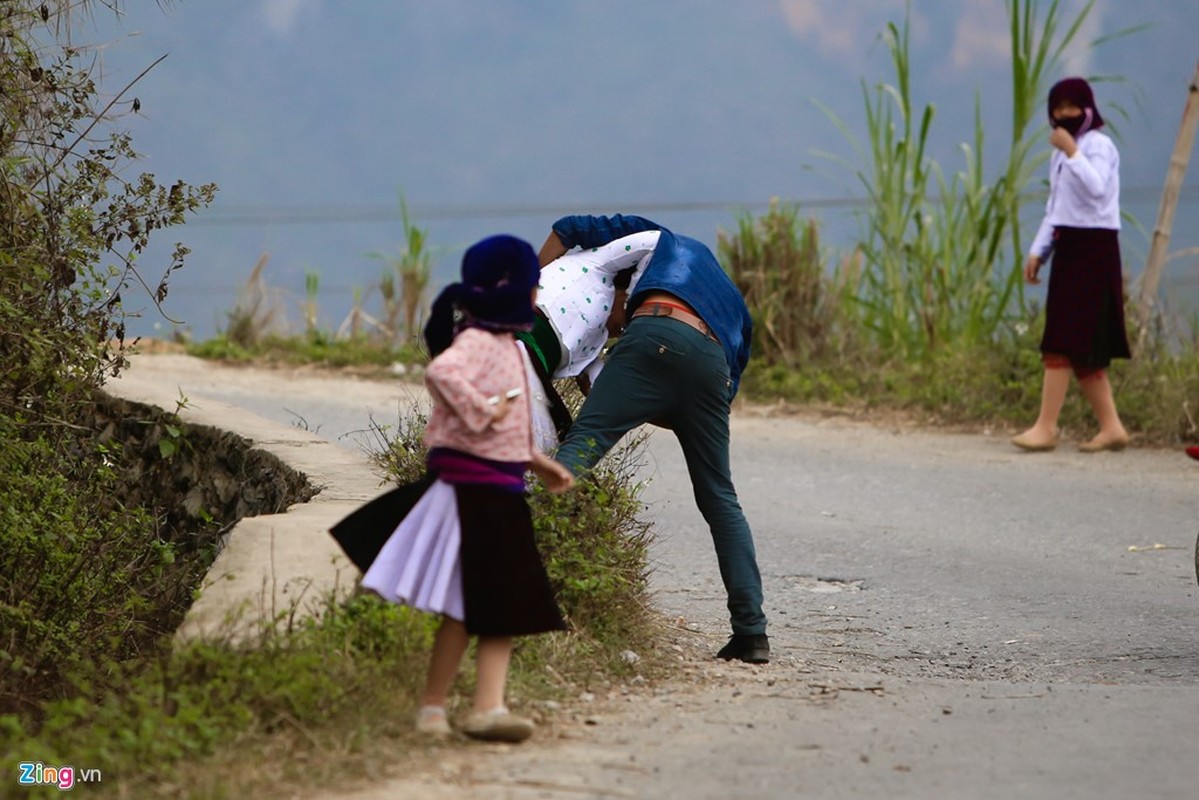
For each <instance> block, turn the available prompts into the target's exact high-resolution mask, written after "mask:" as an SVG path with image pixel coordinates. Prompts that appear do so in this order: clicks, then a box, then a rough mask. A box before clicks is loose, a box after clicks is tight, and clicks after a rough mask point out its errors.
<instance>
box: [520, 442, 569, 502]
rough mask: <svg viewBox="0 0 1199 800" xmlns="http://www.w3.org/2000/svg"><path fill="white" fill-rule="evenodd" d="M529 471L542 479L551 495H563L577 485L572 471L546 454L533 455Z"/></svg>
mask: <svg viewBox="0 0 1199 800" xmlns="http://www.w3.org/2000/svg"><path fill="white" fill-rule="evenodd" d="M529 469H531V470H532V471H533V474H534V475H536V476H537V477H538V478H540V479H541V482H542V483H544V484H545V488H546V489H548V490H549V493H550V494H562V493H563V492H565V491H567V490H568V489H570V488H571V487H572V486H574V485H575V476H574V475H571V474H570V470H568V469H567V468H566V467H564V466H562V465H561V464H559V463H558V462H557V461H554V460H553V459H552V458H550V457H548V456H546V455H545V454H544V453H540V452H539V453H535V454H534V455H533V462H532V463H531V464H529Z"/></svg>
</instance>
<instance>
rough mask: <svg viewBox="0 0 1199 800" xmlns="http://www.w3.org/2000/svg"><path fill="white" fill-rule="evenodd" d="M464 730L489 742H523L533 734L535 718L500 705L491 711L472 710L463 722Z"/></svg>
mask: <svg viewBox="0 0 1199 800" xmlns="http://www.w3.org/2000/svg"><path fill="white" fill-rule="evenodd" d="M462 732H463V733H465V734H466V735H467V736H469V737H471V738H472V739H483V740H484V741H489V742H523V741H524V740H525V739H528V738H529V737H530V736H532V735H533V720H531V719H525V718H524V717H518V716H516V715H515V714H513V713H512V712H511V711H509V710H508V709H506V708H504V707H503V706H500V707H499V708H493V709H492V710H491V711H472V712H471V713H470V714H468V715H467V716H466V721H465V722H463V724H462Z"/></svg>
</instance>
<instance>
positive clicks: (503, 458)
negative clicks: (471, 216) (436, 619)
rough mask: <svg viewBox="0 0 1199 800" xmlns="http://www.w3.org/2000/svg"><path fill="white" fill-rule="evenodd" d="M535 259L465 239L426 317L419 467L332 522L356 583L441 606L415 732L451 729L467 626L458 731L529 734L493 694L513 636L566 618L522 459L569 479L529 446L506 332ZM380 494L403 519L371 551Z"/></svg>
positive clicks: (402, 599)
mask: <svg viewBox="0 0 1199 800" xmlns="http://www.w3.org/2000/svg"><path fill="white" fill-rule="evenodd" d="M539 273H540V268H539V264H538V261H537V256H536V254H535V253H534V252H533V249H532V247H531V246H530V245H529V244H528V243H527V242H524V241H522V240H520V239H517V238H515V237H512V236H493V237H490V238H488V239H484V240H483V241H481V242H479V243H478V244H476V245H474V246H473V247H471V248H470V249H469V250H467V252H466V255H465V256H464V257H463V261H462V281H461V282H460V283H455V284H451V285H450V286H448V287H447V288H446V289H445V290H444V291H442V293H441V294H440V295H439V296H438V298H437V300H436V301H435V302H434V304H433V309H432V313H431V315H430V319H429V324H428V325H427V326H426V328H425V337H426V340H427V342H428V344H429V350H430V352H431V353H432V354H433V356H434V358H433V360H432V362H431V363H430V364H429V367H428V369H427V371H426V373H425V382H426V384H427V386H428V388H429V393H430V394H431V395H432V398H433V411H432V413H431V415H430V417H429V422H428V426H427V428H426V430H425V437H424V441H425V444H426V445H427V446H428V447H429V455H428V467H429V476H428V478H427V479H426V480H424V481H421V482H420V483H419V484H417V485H413V486H407V487H400V488H399V489H396V490H393V492H389V493H388V494H387V495H384V497H383V498H379V499H377V500H376V501H372V503H368V504H367V505H366V506H364V507H363V508H361V509H359V510H358V511H356V512H355V513H354V514H352V515H350V516H349V517H347V518H346V519H345V520H343V521H342V522H341V523H339V524H338V525H337V526H336V527H335V528H334V529H333V534H334V536H335V537H336V538H337V539H338V541H339V542H341V543H342V546H343V547H345V548H346V551H347V553H349V554H350V556H351V558H352V559H354V560H355V563H358V564H359V566H361V567H363V568H364V570H365V574H364V575H363V578H362V586H363V587H364V588H366V589H370V590H372V591H374V592H376V593H377V594H379V595H380V596H382V597H383V598H385V599H387V600H391V601H393V602H397V603H404V604H406V605H410V606H412V607H414V608H418V609H420V610H422V611H428V612H432V613H437V614H441V615H442V623H441V627H440V628H439V629H438V631H437V635H436V638H435V640H434V644H433V655H432V659H431V662H430V665H429V673H428V678H427V680H426V684H425V691H424V695H423V698H422V706H421V709H420V711H419V713H418V715H417V723H416V724H417V729H418V730H420V731H422V732H424V733H430V734H434V735H445V734H448V733H450V727H449V723H448V721H447V718H446V711H445V702H446V698H447V695H448V693H449V690H450V686H451V684H452V683H453V681H454V678H455V676H456V675H457V673H458V667H459V665H460V663H461V661H462V656H463V654H464V653H465V651H466V647H467V643H468V638H469V636H471V635H475V636H478V648H477V653H478V680H477V685H476V689H475V697H474V705H473V708H472V710H471V712H470V713H469V714H468V715H467V717H466V720H465V723H464V725H463V732H464V733H466V734H467V735H468V736H472V737H475V738H480V739H491V740H501V741H521V740H523V739H526V738H528V736H529V735H531V733H532V731H533V723H532V722H531V721H530V720H528V719H525V718H523V717H518V716H516V715H515V714H512V713H511V712H509V711H508V709H507V707H506V706H505V705H504V686H505V683H506V681H507V673H508V661H509V658H510V656H511V653H512V637H513V636H520V635H526V634H533V633H541V632H545V631H551V630H560V629H563V628H564V627H565V625H564V623H563V621H562V617H561V615H560V613H559V611H558V606H557V603H556V602H555V600H554V596H553V591H552V589H551V588H550V585H549V580H548V578H547V577H546V573H545V568H544V566H543V565H542V562H541V558H540V556H539V554H538V552H537V549H536V547H535V545H534V542H533V524H532V518H531V516H530V513H529V506H528V503H527V502H526V500H525V496H524V491H525V472H526V471H527V470H530V469H531V470H532V471H533V472H534V473H535V474H536V475H537V476H538V477H539V478H540V479H541V480H542V481H543V482H544V483H545V485H546V487H547V488H548V489H549V490H550V491H551V492H555V493H557V492H563V491H566V490H567V489H569V488H570V487H571V485H572V483H573V478H572V477H571V474H570V472H568V471H567V470H566V469H565V468H564V467H563V466H562V465H560V464H558V463H557V462H556V461H553V460H551V459H549V458H548V457H546V456H545V455H543V454H542V453H541V452H540V451H539V450H537V449H536V448H535V447H534V446H533V437H532V430H531V427H530V412H529V394H530V393H529V387H528V386H527V385H526V372H525V364H524V358H523V356H522V354H521V351H520V349H519V347H520V345H518V343H517V342H516V340H515V337H514V336H513V333H514V332H515V331H520V330H529V329H530V328H531V327H532V323H533V307H534V306H533V304H534V301H535V299H536V293H537V281H538V277H539ZM389 497H390V498H391V505H390V506H389V507H390V508H392V509H400V513H403V519H402V521H400V522H399V524H398V527H394V533H392V534H391V535H390V537H389V538H388V539H387V540H386V542H385V543H384V544H383V546H382V549H380V550H378V554H377V556H375V557H374V559H373V561H371V560H369V555H365V556H364V555H363V554H362V553H361V552H359V553H357V554H356V553H355V552H354V546H355V541H356V537H357V539H359V540H360V539H362V538H363V537H364V536H365V537H367V538H369V534H368V531H369V530H370V529H371V527H372V526H373V527H375V528H377V527H378V520H379V518H380V516H381V515H384V516H385V515H386V512H384V511H383V510H382V509H383V508H384V507H385V506H387V503H388V500H387V498H389ZM405 498H407V500H405ZM416 498H419V499H416ZM412 500H415V505H411V504H410V503H411V501H412ZM404 512H406V513H404ZM393 513H394V512H393ZM392 519H394V517H392Z"/></svg>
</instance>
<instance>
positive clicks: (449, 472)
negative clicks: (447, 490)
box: [426, 447, 528, 492]
mask: <svg viewBox="0 0 1199 800" xmlns="http://www.w3.org/2000/svg"><path fill="white" fill-rule="evenodd" d="M426 463H427V464H428V465H429V471H430V472H434V473H436V474H437V477H438V478H440V479H441V480H443V481H445V482H446V483H472V484H476V485H485V486H495V487H497V488H500V489H504V490H506V491H510V492H523V491H524V490H525V470H526V469H528V464H525V463H524V462H514V461H492V460H490V459H487V458H479V457H478V456H472V455H470V454H469V453H463V452H461V451H459V450H452V449H450V448H448V447H434V448H433V449H431V450H430V451H429V456H428V459H427V461H426Z"/></svg>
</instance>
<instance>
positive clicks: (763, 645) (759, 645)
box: [716, 633, 770, 664]
mask: <svg viewBox="0 0 1199 800" xmlns="http://www.w3.org/2000/svg"><path fill="white" fill-rule="evenodd" d="M716 657H717V658H723V659H724V660H725V661H732V660H733V659H734V658H736V659H740V660H741V661H744V662H745V663H747V664H766V663H768V662H769V661H770V639H769V637H767V636H766V634H764V633H734V634H733V638H731V639H729V643H728V644H726V645H725V646H724V647H722V648H720V652H719V653H717V654H716Z"/></svg>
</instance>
